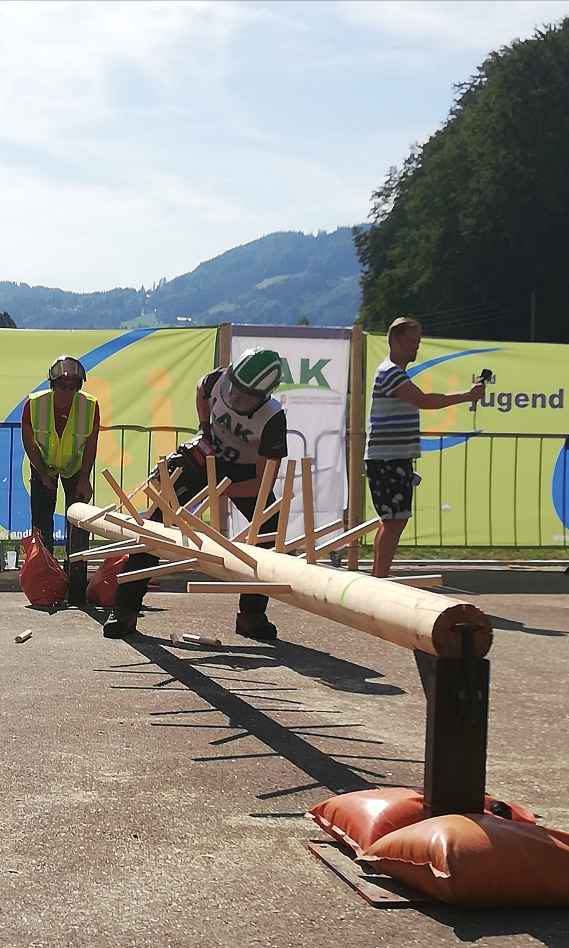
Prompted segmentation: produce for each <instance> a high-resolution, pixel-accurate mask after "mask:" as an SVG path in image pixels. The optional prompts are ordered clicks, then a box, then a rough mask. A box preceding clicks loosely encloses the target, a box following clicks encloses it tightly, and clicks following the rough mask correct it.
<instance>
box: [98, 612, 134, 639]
mask: <svg viewBox="0 0 569 948" xmlns="http://www.w3.org/2000/svg"><path fill="white" fill-rule="evenodd" d="M137 618H138V616H137V613H136V612H120V613H116V612H111V614H110V615H109V618H108V619H107V621H106V622H105V624H104V626H103V635H104V637H105V638H106V639H122V638H123V636H125V635H132V634H133V632H136V620H137Z"/></svg>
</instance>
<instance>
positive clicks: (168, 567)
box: [117, 558, 198, 586]
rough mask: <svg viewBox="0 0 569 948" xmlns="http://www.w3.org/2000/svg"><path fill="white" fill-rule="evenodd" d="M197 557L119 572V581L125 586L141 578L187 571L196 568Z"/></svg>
mask: <svg viewBox="0 0 569 948" xmlns="http://www.w3.org/2000/svg"><path fill="white" fill-rule="evenodd" d="M197 562H198V561H197V559H195V558H192V559H189V560H176V561H174V562H172V563H161V564H160V565H159V566H148V567H146V569H134V570H132V571H131V572H130V573H119V575H118V576H117V583H118V584H119V586H124V585H125V583H136V582H138V580H140V579H152V578H153V576H164V575H165V574H166V575H167V574H168V573H186V572H189V571H190V570H191V569H192V568H195V565H196V563H197Z"/></svg>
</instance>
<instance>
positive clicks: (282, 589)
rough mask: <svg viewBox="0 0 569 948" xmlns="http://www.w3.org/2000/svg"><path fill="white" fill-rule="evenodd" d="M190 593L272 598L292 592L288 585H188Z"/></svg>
mask: <svg viewBox="0 0 569 948" xmlns="http://www.w3.org/2000/svg"><path fill="white" fill-rule="evenodd" d="M187 590H188V592H189V593H198V592H200V593H255V594H257V595H263V596H270V595H271V594H275V595H276V594H279V595H285V594H286V593H289V592H292V587H291V586H289V585H288V583H247V582H244V583H188V586H187Z"/></svg>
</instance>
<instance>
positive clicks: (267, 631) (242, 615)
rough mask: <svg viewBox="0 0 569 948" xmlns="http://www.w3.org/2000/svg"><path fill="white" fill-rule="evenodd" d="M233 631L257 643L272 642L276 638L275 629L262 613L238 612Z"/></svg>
mask: <svg viewBox="0 0 569 948" xmlns="http://www.w3.org/2000/svg"><path fill="white" fill-rule="evenodd" d="M235 631H236V633H237V635H244V636H245V637H246V638H248V639H256V641H257V642H274V641H275V640H276V638H277V627H276V625H273V623H272V622H269V620H268V619H267V616H266V614H265V613H264V612H238V613H237V621H236V623H235Z"/></svg>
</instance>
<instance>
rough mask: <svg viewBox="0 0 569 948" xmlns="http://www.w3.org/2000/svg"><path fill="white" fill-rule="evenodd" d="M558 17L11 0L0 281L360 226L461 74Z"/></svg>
mask: <svg viewBox="0 0 569 948" xmlns="http://www.w3.org/2000/svg"><path fill="white" fill-rule="evenodd" d="M563 13H569V0H567V2H565V3H555V2H550V0H542V2H541V3H539V4H533V3H524V2H515V0H504V2H501V3H481V2H468V3H455V2H437V3H432V2H426V0H423V2H420V3H417V2H414V0H409V2H406V3H400V2H391V0H390V2H382V3H375V2H364V3H360V2H358V0H349V2H347V3H342V2H339V3H336V2H318V3H315V2H313V0H306V2H298V0H292V2H281V0H269V2H257V0H253V2H240V0H191V2H176V0H142V2H141V0H126V2H125V0H112V2H106V0H94V2H93V0H83V2H79V0H71V2H67V0H61V2H53V0H41V2H20V0H17V2H12V0H7V2H6V0H4V2H2V0H0V89H1V90H2V92H1V95H0V216H1V217H2V228H0V261H1V264H0V267H1V269H0V279H12V280H25V281H26V282H30V283H39V282H41V283H44V284H47V285H55V286H63V287H65V288H67V289H105V288H108V287H110V286H113V285H136V286H138V285H140V284H141V283H142V282H144V283H145V284H147V285H148V284H152V282H153V280H155V279H158V278H159V277H160V276H163V275H165V276H167V277H168V278H171V277H173V276H175V275H177V274H179V273H183V272H185V271H187V270H190V269H192V268H193V267H195V266H196V265H197V264H198V263H199V262H200V261H202V260H205V259H208V258H209V257H211V256H214V255H215V254H217V253H220V252H222V251H223V250H226V249H229V248H230V247H231V246H234V245H236V244H239V243H244V242H247V241H249V240H252V239H254V238H256V237H258V236H260V235H262V234H263V233H269V232H271V231H273V230H283V229H294V230H300V229H303V230H306V231H316V230H318V229H319V228H327V229H331V228H334V227H336V226H338V225H346V224H355V223H359V222H361V221H362V220H364V219H365V218H366V216H367V212H368V207H369V196H370V194H371V192H372V190H374V189H375V188H376V187H377V186H378V185H379V184H380V182H381V180H382V178H383V175H384V173H385V171H386V170H387V168H388V167H389V165H392V164H397V163H400V162H401V160H402V158H403V157H404V155H405V154H406V152H407V150H408V148H409V145H410V144H411V142H413V141H415V140H417V139H421V140H423V139H424V138H425V137H427V136H428V134H429V133H430V132H431V131H432V130H433V129H434V128H435V127H436V126H437V125H438V124H439V123H440V121H442V120H443V118H444V116H445V115H446V113H447V110H448V108H449V105H450V103H451V98H452V82H453V81H460V80H461V79H465V78H467V77H468V75H469V74H470V73H471V71H472V69H473V68H474V66H475V65H476V64H477V62H479V61H480V60H481V59H482V58H483V56H484V55H485V54H486V53H487V52H488V51H489V50H490V49H493V48H496V47H498V46H500V45H501V44H502V43H506V42H508V41H510V40H511V39H512V37H513V36H515V35H519V33H520V32H522V33H523V34H524V35H528V34H529V33H531V32H532V30H533V27H534V25H535V24H536V23H538V22H542V21H544V20H547V19H558V18H560V17H561V16H562V15H563ZM536 17H537V18H539V19H538V20H537V19H536ZM434 50H435V51H436V55H434V54H433V51H434ZM411 71H412V73H413V74H412V75H411V74H410V73H411ZM418 78H420V83H421V85H420V92H421V95H418V94H417V88H418V85H417V82H418Z"/></svg>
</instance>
